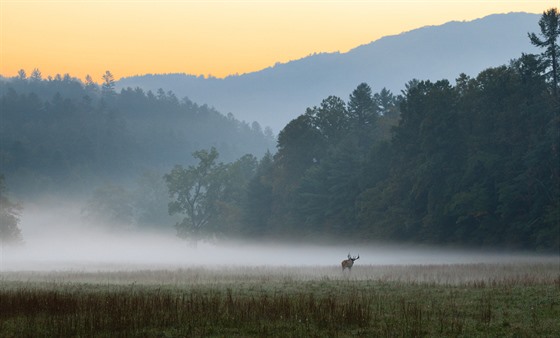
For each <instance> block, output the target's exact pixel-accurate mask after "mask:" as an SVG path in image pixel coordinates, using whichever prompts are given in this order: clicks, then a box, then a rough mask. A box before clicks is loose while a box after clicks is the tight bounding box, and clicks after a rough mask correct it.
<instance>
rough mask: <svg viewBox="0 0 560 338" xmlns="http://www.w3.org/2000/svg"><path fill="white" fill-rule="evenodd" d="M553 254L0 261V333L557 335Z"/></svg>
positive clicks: (558, 272) (558, 299)
mask: <svg viewBox="0 0 560 338" xmlns="http://www.w3.org/2000/svg"><path fill="white" fill-rule="evenodd" d="M559 318H560V266H559V265H558V263H557V262H556V263H555V262H546V263H542V264H540V263H507V264H463V265H410V266H403V265H401V266H399V265H395V266H374V265H370V266H367V265H358V266H355V267H354V269H353V270H352V272H351V273H344V274H343V273H342V272H341V271H340V269H339V268H338V267H324V266H309V267H264V266H262V267H243V266H236V267H222V268H219V267H209V268H203V267H192V268H181V269H167V270H157V269H145V270H133V269H127V268H126V267H123V269H122V270H121V271H105V272H103V271H99V272H81V271H60V272H16V271H10V272H2V273H0V336H3V337H4V336H8V337H10V336H17V337H22V336H32V337H53V336H56V337H69V336H100V337H103V336H106V337H115V336H142V337H145V336H158V337H176V336H189V337H197V336H224V337H232V336H240V337H241V336H242V337H247V336H258V337H267V336H282V337H314V336H317V337H347V336H368V337H372V336H374V337H376V336H380V337H434V336H445V337H457V336H461V337H499V336H507V337H559V336H560V320H559Z"/></svg>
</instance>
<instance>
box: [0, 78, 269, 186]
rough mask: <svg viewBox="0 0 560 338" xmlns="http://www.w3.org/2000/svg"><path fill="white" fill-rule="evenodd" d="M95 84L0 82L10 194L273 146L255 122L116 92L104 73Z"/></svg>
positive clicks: (159, 97)
mask: <svg viewBox="0 0 560 338" xmlns="http://www.w3.org/2000/svg"><path fill="white" fill-rule="evenodd" d="M103 79H104V83H103V84H102V85H101V86H98V85H96V84H94V83H93V82H92V81H91V79H90V78H89V77H88V78H87V79H86V82H85V83H83V82H81V81H80V80H78V79H75V78H72V77H70V76H69V75H65V76H56V77H54V78H50V77H49V78H48V79H42V77H41V73H40V71H39V70H37V69H36V70H34V71H33V73H32V74H31V76H29V77H28V76H27V74H26V73H25V72H24V71H23V70H22V71H20V73H19V75H18V76H17V77H14V78H10V79H0V93H1V96H0V107H1V109H0V121H1V122H2V123H1V124H0V163H1V168H0V172H1V173H3V174H4V175H5V176H6V181H7V183H8V184H9V186H10V187H11V189H12V190H13V192H14V193H18V194H26V193H36V192H44V191H61V190H66V191H68V190H76V189H78V190H80V191H82V192H88V191H89V190H91V189H92V187H93V186H95V185H96V184H98V183H99V182H106V181H125V182H126V181H128V182H130V181H133V180H135V179H136V178H137V177H139V176H140V175H141V174H142V173H143V172H144V171H147V170H152V171H157V172H161V173H162V174H161V175H163V172H165V171H167V170H169V169H170V168H172V167H173V165H175V164H177V163H178V161H191V158H190V156H182V155H188V154H190V153H191V152H193V151H195V150H197V149H200V148H208V147H211V146H214V147H216V148H217V149H218V150H219V151H220V154H221V156H222V157H223V158H224V159H225V160H229V161H232V160H234V159H236V158H239V157H240V156H243V155H244V154H245V153H247V152H249V153H253V154H255V155H258V156H262V155H263V154H264V153H265V152H266V151H267V150H268V149H269V148H272V147H273V146H274V137H273V135H272V133H271V131H270V130H268V129H267V130H264V131H263V129H262V128H261V127H260V125H258V123H256V122H255V123H253V124H252V125H249V124H247V123H245V122H240V121H238V120H236V119H235V118H234V117H233V115H231V114H229V115H228V116H224V115H222V114H221V113H219V112H217V111H216V110H214V109H213V108H211V107H208V106H206V105H202V106H200V105H197V104H195V103H193V102H191V101H190V100H189V99H188V98H184V99H182V100H179V99H177V97H175V95H174V94H173V93H171V92H164V91H163V90H159V91H158V92H157V93H152V92H150V91H149V92H147V93H146V92H144V91H143V90H142V89H139V88H136V89H132V88H126V89H123V90H121V91H120V93H117V92H115V90H114V86H115V85H114V80H113V76H112V74H111V73H110V72H106V73H105V74H104V76H103ZM188 163H190V162H186V163H185V164H188ZM70 188H71V189H70Z"/></svg>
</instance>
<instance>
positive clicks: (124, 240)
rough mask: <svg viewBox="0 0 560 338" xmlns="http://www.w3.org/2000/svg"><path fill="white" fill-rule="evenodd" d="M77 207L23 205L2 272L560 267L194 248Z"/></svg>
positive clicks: (378, 248) (306, 248) (418, 250)
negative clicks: (96, 220) (349, 261)
mask: <svg viewBox="0 0 560 338" xmlns="http://www.w3.org/2000/svg"><path fill="white" fill-rule="evenodd" d="M80 210H81V209H80V207H79V206H78V205H71V204H68V203H66V204H59V205H54V206H53V205H51V206H49V207H47V208H45V207H38V206H32V207H26V209H25V211H24V213H23V215H22V218H21V230H22V234H23V237H24V240H25V243H24V245H22V246H20V247H15V248H8V247H3V248H2V249H1V252H0V271H61V270H78V271H102V270H122V269H167V268H187V267H193V266H204V267H224V266H333V267H337V268H338V267H339V266H340V262H341V261H342V260H343V259H345V258H346V256H347V254H348V253H351V254H352V255H354V256H356V255H359V256H360V259H359V260H358V261H356V265H416V264H472V263H502V262H506V263H518V262H522V263H523V262H544V263H550V262H559V257H558V256H539V255H529V254H523V253H505V252H493V253H489V252H479V251H469V250H457V249H449V248H446V249H442V248H428V247H422V246H414V247H413V246H399V245H388V244H383V245H382V244H369V245H365V244H360V245H353V244H341V245H328V246H327V245H324V246H323V245H317V244H301V243H300V244H286V243H283V244H279V243H270V242H267V243H256V242H240V241H237V242H233V241H229V242H228V241H219V242H216V241H214V242H199V243H198V245H197V246H196V247H193V246H192V245H190V244H189V242H187V241H184V240H182V239H179V238H177V237H176V236H175V235H174V233H173V229H172V226H171V225H169V226H168V227H166V228H167V229H168V231H163V232H159V233H157V232H146V231H139V230H135V229H128V230H126V231H124V230H120V231H116V232H115V231H111V230H110V228H107V227H92V225H91V224H89V223H86V222H84V221H83V218H82V216H81V213H80Z"/></svg>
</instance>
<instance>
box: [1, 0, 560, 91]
mask: <svg viewBox="0 0 560 338" xmlns="http://www.w3.org/2000/svg"><path fill="white" fill-rule="evenodd" d="M559 5H560V0H542V1H539V0H529V1H515V0H510V1H503V0H205V1H202V0H72V1H71V0H0V75H2V76H7V77H11V76H15V75H16V74H17V72H18V70H20V69H24V70H25V71H26V73H27V74H28V75H29V74H31V72H32V71H33V69H35V68H37V69H39V70H40V71H41V73H42V75H43V77H47V76H49V75H50V76H54V75H55V74H66V73H68V74H70V75H71V76H74V77H77V78H80V79H82V80H83V79H84V78H85V77H86V75H88V74H89V75H91V77H92V78H93V80H94V81H96V82H100V81H101V76H102V75H103V74H104V73H105V71H106V70H109V71H111V73H112V74H113V75H114V76H115V78H116V79H119V78H121V77H126V76H133V75H141V74H149V73H151V74H159V73H187V74H193V75H203V76H215V77H219V78H221V77H225V76H228V75H233V74H243V73H250V72H254V71H258V70H261V69H263V68H266V67H270V66H273V65H274V64H275V63H277V62H281V63H285V62H288V61H291V60H297V59H300V58H303V57H305V56H308V55H310V54H314V53H323V52H336V51H338V52H342V53H344V52H347V51H349V50H350V49H352V48H355V47H357V46H360V45H363V44H367V43H369V42H371V41H375V40H377V39H379V38H381V37H383V36H387V35H395V34H399V33H402V32H406V31H409V30H412V29H415V28H419V27H423V26H426V25H440V24H444V23H446V22H449V21H470V20H474V19H477V18H481V17H484V16H487V15H490V14H495V13H508V12H528V13H538V14H540V13H542V12H543V11H545V10H546V9H548V8H551V7H557V8H558V7H560V6H559ZM537 29H538V27H535V30H536V31H537Z"/></svg>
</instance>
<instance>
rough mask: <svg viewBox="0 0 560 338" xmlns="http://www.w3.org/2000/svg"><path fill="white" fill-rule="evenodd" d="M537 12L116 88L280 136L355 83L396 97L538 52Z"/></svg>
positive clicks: (153, 77) (136, 80)
mask: <svg viewBox="0 0 560 338" xmlns="http://www.w3.org/2000/svg"><path fill="white" fill-rule="evenodd" d="M538 19H539V15H537V14H528V13H508V14H492V15H489V16H486V17H484V18H480V19H476V20H472V21H450V22H447V23H445V24H442V25H434V26H424V27H420V28H416V29H413V30H410V31H407V32H402V33H400V34H396V35H390V36H385V37H382V38H379V39H377V40H375V41H372V42H370V43H367V44H363V45H360V46H357V47H355V48H353V49H351V50H349V51H348V52H345V53H341V52H332V53H316V54H311V55H309V56H306V57H304V58H301V59H298V60H293V61H289V62H286V63H276V64H275V65H273V66H270V67H267V68H264V69H262V70H260V71H256V72H251V73H245V74H242V75H230V76H227V77H225V78H223V79H220V78H214V77H202V76H195V75H188V74H184V73H183V74H181V73H174V74H146V75H140V76H133V77H126V78H122V79H121V80H119V81H118V82H117V88H125V87H140V88H143V89H145V90H152V91H156V90H157V89H159V88H162V89H164V90H166V91H168V90H171V91H173V92H174V93H175V94H176V95H177V96H179V97H185V96H186V97H188V98H189V99H191V100H192V101H194V102H197V103H200V104H208V105H210V106H213V107H214V108H216V109H217V110H219V111H220V112H222V113H224V114H227V113H232V114H233V115H234V116H235V117H236V118H238V119H241V120H246V121H249V122H252V121H257V122H259V124H261V125H263V126H269V127H271V128H272V129H273V130H274V131H275V132H278V131H280V130H281V129H282V128H283V127H284V126H285V125H286V124H287V123H288V122H289V121H290V120H291V119H293V118H295V117H297V116H298V115H300V114H302V113H304V112H305V109H306V108H307V107H310V106H314V105H318V104H319V103H320V101H321V100H322V99H324V98H326V97H327V96H329V95H336V96H339V97H341V98H343V99H347V96H348V95H349V93H350V92H351V91H352V90H353V89H354V88H355V87H356V86H357V85H358V84H359V83H361V82H367V83H368V84H369V85H370V86H371V87H372V89H373V90H374V92H378V91H380V90H381V89H382V88H384V87H385V88H387V89H389V90H391V91H393V93H395V94H398V93H399V92H400V90H402V89H403V88H404V85H405V84H406V83H407V82H408V81H410V80H412V79H414V78H417V79H420V80H432V81H435V80H440V79H443V78H445V79H449V80H453V79H455V78H457V77H458V76H459V75H460V74H461V73H465V74H467V75H469V76H476V75H477V74H478V72H480V71H482V70H484V69H486V68H489V67H495V66H499V65H503V64H506V63H508V62H509V61H510V60H511V59H513V58H517V57H519V56H521V53H522V52H536V49H535V48H534V47H533V46H531V44H530V42H529V39H528V38H527V33H528V32H531V31H537V29H538V24H537V22H538Z"/></svg>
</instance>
